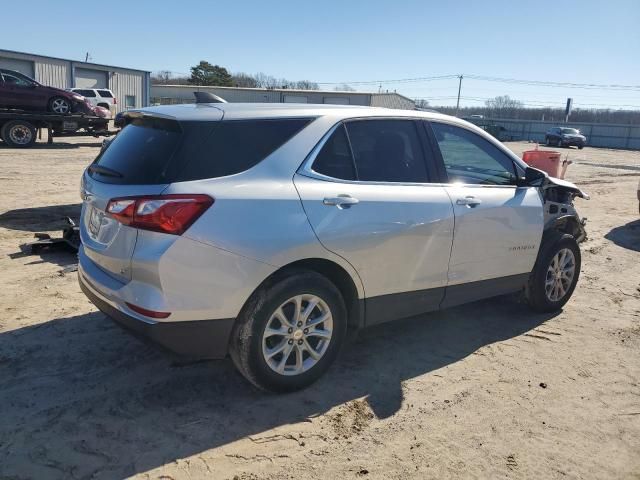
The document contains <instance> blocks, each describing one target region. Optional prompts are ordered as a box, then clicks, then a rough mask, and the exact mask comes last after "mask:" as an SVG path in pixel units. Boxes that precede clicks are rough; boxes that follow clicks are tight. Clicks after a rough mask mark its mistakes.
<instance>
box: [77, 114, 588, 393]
mask: <svg viewBox="0 0 640 480" xmlns="http://www.w3.org/2000/svg"><path fill="white" fill-rule="evenodd" d="M126 116H127V126H126V127H125V128H124V129H123V130H122V131H121V132H120V133H119V134H118V135H117V137H116V138H115V140H114V141H113V142H111V143H110V144H109V145H108V146H107V148H105V149H104V150H103V151H102V152H100V154H99V155H98V157H97V158H96V159H95V161H94V162H93V163H92V164H91V165H89V167H88V168H87V169H86V171H85V172H84V174H83V177H82V185H81V194H82V198H83V207H82V219H81V227H80V233H81V238H82V247H81V248H80V251H79V269H78V275H79V281H80V285H81V288H82V290H83V291H84V292H85V294H86V295H87V296H88V297H89V298H90V299H91V301H92V302H93V303H94V304H95V305H96V306H97V307H98V308H99V309H100V310H101V311H103V312H104V313H105V314H107V315H108V316H109V317H111V318H112V319H114V320H115V321H116V322H118V323H120V324H122V325H123V326H125V327H127V328H128V329H130V330H133V331H135V332H138V333H140V334H143V335H146V336H148V337H150V338H151V339H153V340H155V341H156V342H157V343H160V344H162V345H164V346H165V347H167V348H169V349H172V350H174V351H176V352H178V353H180V354H186V355H189V356H196V357H206V358H220V357H224V356H226V355H227V354H229V355H230V356H231V358H232V360H233V362H234V364H235V365H236V367H237V368H238V370H239V371H240V372H241V373H242V375H244V376H245V377H246V378H247V379H248V380H249V381H250V382H252V383H253V384H254V385H256V386H258V387H260V388H262V389H266V390H272V391H290V390H296V389H300V388H303V387H305V386H307V385H309V384H310V383H311V382H313V381H315V380H316V379H317V378H318V377H319V376H321V375H322V374H323V373H324V372H325V371H326V370H327V368H328V367H329V365H330V364H331V362H333V360H334V359H335V358H336V355H337V353H338V351H339V349H340V346H341V344H342V343H343V341H344V339H345V335H346V332H347V329H348V328H354V329H357V328H362V327H367V326H371V325H375V324H379V323H381V322H386V321H390V320H394V319H399V318H405V317H410V316H414V315H418V314H422V313H424V312H428V311H433V310H437V309H442V308H447V307H451V306H453V305H459V304H463V303H467V302H472V301H475V300H479V299H482V298H488V297H493V296H497V295H502V294H506V293H511V292H518V291H520V292H522V293H523V295H524V298H525V299H526V301H527V303H528V304H529V306H530V307H531V308H532V309H533V310H535V311H554V310H558V309H560V308H561V307H562V306H563V305H564V304H565V303H566V302H567V301H568V300H569V298H570V297H571V294H572V293H573V290H574V288H575V286H576V283H577V281H578V276H579V274H580V250H579V248H578V243H579V242H580V241H582V240H583V239H584V238H585V236H586V234H585V231H584V226H583V223H584V222H583V221H581V220H580V218H579V216H578V214H577V213H576V211H575V209H574V207H573V200H574V198H575V197H584V198H587V196H586V194H584V193H583V192H582V191H580V190H579V189H578V188H577V187H576V186H575V185H573V184H571V183H569V182H566V181H563V180H559V179H555V178H550V177H548V176H547V175H546V174H545V173H543V172H541V171H539V170H535V169H533V168H529V167H527V165H526V164H525V163H524V162H523V161H522V160H520V159H519V158H518V157H517V156H516V155H514V154H513V153H512V152H511V151H509V150H508V149H507V148H505V147H504V146H503V145H502V144H501V143H500V142H498V141H497V140H495V139H493V138H492V137H491V136H489V135H488V134H486V133H485V132H483V131H482V130H480V129H479V128H477V127H475V126H473V125H472V124H470V123H467V122H465V121H463V120H459V119H457V118H453V117H449V116H445V115H440V114H436V113H427V112H417V111H405V110H390V109H384V108H369V107H349V106H332V105H287V104H239V103H236V104H233V103H228V104H196V105H173V106H160V107H153V108H147V109H141V110H136V111H129V112H127V114H126Z"/></svg>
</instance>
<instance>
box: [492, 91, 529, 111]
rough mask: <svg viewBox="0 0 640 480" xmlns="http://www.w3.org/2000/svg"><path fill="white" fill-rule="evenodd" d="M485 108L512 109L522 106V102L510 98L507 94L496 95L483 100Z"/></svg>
mask: <svg viewBox="0 0 640 480" xmlns="http://www.w3.org/2000/svg"><path fill="white" fill-rule="evenodd" d="M484 103H485V105H486V106H487V108H489V109H492V110H497V111H503V112H504V111H510V110H511V111H512V110H516V109H518V108H522V107H524V103H522V102H521V101H519V100H515V99H513V98H511V97H510V96H509V95H498V96H497V97H494V98H491V99H489V100H487V101H486V102H484Z"/></svg>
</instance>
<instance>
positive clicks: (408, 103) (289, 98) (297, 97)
mask: <svg viewBox="0 0 640 480" xmlns="http://www.w3.org/2000/svg"><path fill="white" fill-rule="evenodd" d="M196 91H201V92H210V93H213V94H214V95H217V96H219V97H221V98H223V99H225V100H226V101H227V102H231V103H238V102H243V103H244V102H248V103H254V102H259V103H330V104H336V105H363V106H370V107H386V108H398V109H402V110H413V109H415V103H414V102H413V100H411V99H410V98H407V97H405V96H403V95H400V94H398V93H395V92H390V93H364V92H335V91H322V90H292V89H286V88H285V89H281V88H274V89H266V88H239V87H202V86H196V85H152V86H151V104H152V105H164V104H176V103H194V102H195V97H194V96H193V92H196Z"/></svg>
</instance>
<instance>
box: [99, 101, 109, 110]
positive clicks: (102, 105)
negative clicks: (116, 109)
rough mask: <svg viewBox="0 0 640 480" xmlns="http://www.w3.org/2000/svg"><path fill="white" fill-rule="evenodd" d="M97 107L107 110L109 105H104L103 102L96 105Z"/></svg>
mask: <svg viewBox="0 0 640 480" xmlns="http://www.w3.org/2000/svg"><path fill="white" fill-rule="evenodd" d="M98 106H99V107H103V108H106V109H107V110H109V104H108V103H104V102H102V103H99V104H98Z"/></svg>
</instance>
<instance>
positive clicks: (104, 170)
mask: <svg viewBox="0 0 640 480" xmlns="http://www.w3.org/2000/svg"><path fill="white" fill-rule="evenodd" d="M89 171H90V172H95V173H99V174H100V175H104V176H105V177H116V178H122V177H123V176H124V175H122V174H121V173H120V172H118V171H117V170H114V169H113V168H109V167H103V166H102V165H97V164H95V163H92V164H91V165H89Z"/></svg>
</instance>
